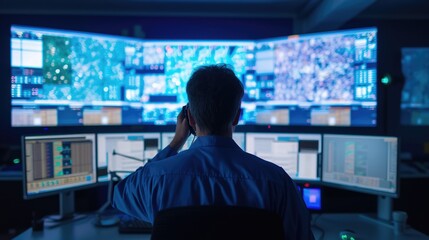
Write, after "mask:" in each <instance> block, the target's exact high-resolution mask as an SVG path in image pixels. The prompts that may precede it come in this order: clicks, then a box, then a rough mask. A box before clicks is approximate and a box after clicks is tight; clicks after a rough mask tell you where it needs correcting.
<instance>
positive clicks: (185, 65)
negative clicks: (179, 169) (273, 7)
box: [11, 26, 254, 127]
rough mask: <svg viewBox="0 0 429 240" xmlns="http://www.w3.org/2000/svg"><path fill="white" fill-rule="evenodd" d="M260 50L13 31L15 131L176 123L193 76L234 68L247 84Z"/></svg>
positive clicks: (246, 44) (247, 44) (241, 44)
mask: <svg viewBox="0 0 429 240" xmlns="http://www.w3.org/2000/svg"><path fill="white" fill-rule="evenodd" d="M253 46H254V43H253V42H252V41H221V40H211V41H147V40H145V41H144V40H141V39H133V38H125V37H120V36H108V35H101V34H95V33H83V32H72V31H65V30H59V29H44V28H34V27H25V26H12V28H11V68H12V69H11V72H12V76H11V95H12V96H11V97H12V100H11V103H12V126H13V127H29V126H91V125H140V124H150V125H167V124H175V123H176V118H177V115H178V113H179V112H180V110H181V109H182V106H183V105H185V104H186V103H187V101H188V100H187V95H186V90H185V88H186V83H187V81H188V79H189V77H190V75H191V73H192V70H193V69H194V68H195V67H197V66H199V65H203V64H211V63H227V64H230V65H231V66H232V67H233V68H234V71H235V73H236V74H237V76H239V77H240V78H245V77H246V76H247V75H248V74H251V68H252V66H253V65H254V63H253V60H254V59H253Z"/></svg>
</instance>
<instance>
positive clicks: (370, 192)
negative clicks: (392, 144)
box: [321, 134, 400, 198]
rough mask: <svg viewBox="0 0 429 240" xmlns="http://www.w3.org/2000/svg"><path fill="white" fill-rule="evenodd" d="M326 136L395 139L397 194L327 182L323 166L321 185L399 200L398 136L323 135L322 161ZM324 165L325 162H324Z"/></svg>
mask: <svg viewBox="0 0 429 240" xmlns="http://www.w3.org/2000/svg"><path fill="white" fill-rule="evenodd" d="M325 136H328V137H329V136H342V137H369V138H395V139H396V142H397V148H396V180H395V184H396V188H395V192H387V191H382V190H374V189H370V188H366V187H362V186H352V185H346V184H342V183H336V182H329V181H328V182H327V181H326V179H325V178H324V171H323V168H324V165H323V164H322V167H321V173H322V175H321V183H322V184H323V185H324V186H327V187H334V188H338V189H344V190H348V191H352V192H359V193H366V194H371V195H375V196H382V197H391V198H399V188H400V175H399V164H400V159H399V153H400V138H399V137H398V136H393V135H355V134H323V135H322V138H323V140H322V142H323V144H322V159H323V155H324V154H325V151H324V150H325V149H324V148H325V146H326V141H325ZM322 162H323V163H324V161H322Z"/></svg>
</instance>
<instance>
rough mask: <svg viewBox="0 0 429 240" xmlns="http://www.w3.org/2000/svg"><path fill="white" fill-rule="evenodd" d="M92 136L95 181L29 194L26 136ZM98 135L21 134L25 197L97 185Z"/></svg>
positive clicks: (49, 137) (52, 137)
mask: <svg viewBox="0 0 429 240" xmlns="http://www.w3.org/2000/svg"><path fill="white" fill-rule="evenodd" d="M85 135H86V136H92V138H93V139H94V142H93V145H92V151H93V152H92V153H93V154H92V155H93V157H94V159H93V161H94V162H93V166H94V170H93V173H94V181H93V182H90V183H87V184H82V185H79V186H71V187H66V188H60V189H54V190H50V191H44V192H38V193H33V194H29V193H28V191H27V190H28V189H27V180H28V179H27V159H26V151H25V148H26V147H25V143H26V138H27V137H47V139H55V138H62V137H71V138H73V137H80V136H85ZM96 141H97V140H96V136H95V133H76V134H48V135H46V134H38V135H37V134H31V135H22V136H21V155H22V175H23V176H22V177H23V178H22V185H23V197H24V199H35V198H41V197H46V196H52V195H57V194H61V193H66V192H73V191H77V190H83V189H88V188H92V187H96V186H97V153H96Z"/></svg>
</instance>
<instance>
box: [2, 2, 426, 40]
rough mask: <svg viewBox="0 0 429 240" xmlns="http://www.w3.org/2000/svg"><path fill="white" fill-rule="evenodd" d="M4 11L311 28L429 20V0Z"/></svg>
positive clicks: (43, 6) (25, 6)
mask: <svg viewBox="0 0 429 240" xmlns="http://www.w3.org/2000/svg"><path fill="white" fill-rule="evenodd" d="M0 14H73V15H133V16H206V17H207V16H213V17H263V18H292V19H294V20H296V21H295V22H296V23H297V25H298V26H299V28H297V29H301V32H308V31H313V30H322V29H330V28H331V29H332V28H336V27H339V26H341V25H342V24H343V23H345V22H346V21H348V20H350V19H352V18H379V19H386V18H387V19H429V0H38V1H33V0H0Z"/></svg>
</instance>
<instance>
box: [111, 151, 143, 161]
mask: <svg viewBox="0 0 429 240" xmlns="http://www.w3.org/2000/svg"><path fill="white" fill-rule="evenodd" d="M112 155H113V156H115V155H118V156H121V157H124V158H128V159H131V160H135V161H139V162H148V160H146V159H140V158H136V157H133V156H129V155H125V154H122V153H118V152H116V151H115V149H113V152H112Z"/></svg>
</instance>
